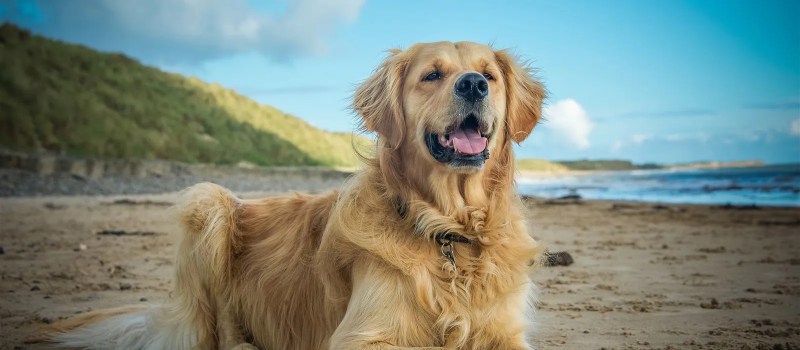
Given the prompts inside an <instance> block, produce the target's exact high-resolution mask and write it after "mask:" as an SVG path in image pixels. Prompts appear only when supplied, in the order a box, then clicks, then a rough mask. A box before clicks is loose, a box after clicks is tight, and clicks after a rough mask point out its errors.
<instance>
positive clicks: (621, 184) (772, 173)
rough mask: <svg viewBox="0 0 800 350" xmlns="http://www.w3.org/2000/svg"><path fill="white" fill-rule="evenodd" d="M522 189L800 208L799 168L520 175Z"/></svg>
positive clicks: (544, 193)
mask: <svg viewBox="0 0 800 350" xmlns="http://www.w3.org/2000/svg"><path fill="white" fill-rule="evenodd" d="M517 186H518V189H519V191H520V193H521V194H524V195H533V196H539V197H546V198H557V197H561V196H565V195H569V194H578V195H580V196H581V197H583V198H585V199H609V200H627V201H641V202H655V203H689V204H732V205H765V206H793V207H800V164H788V165H768V166H762V167H747V168H717V169H668V170H664V169H662V170H633V171H621V172H604V173H590V174H568V175H546V176H537V177H522V176H520V177H518V178H517Z"/></svg>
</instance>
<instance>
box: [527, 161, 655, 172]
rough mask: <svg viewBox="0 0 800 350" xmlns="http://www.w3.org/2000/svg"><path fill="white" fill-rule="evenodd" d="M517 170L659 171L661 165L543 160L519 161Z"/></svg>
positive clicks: (628, 162)
mask: <svg viewBox="0 0 800 350" xmlns="http://www.w3.org/2000/svg"><path fill="white" fill-rule="evenodd" d="M517 168H518V169H519V170H528V171H544V172H553V173H558V172H565V171H619V170H636V169H660V168H662V166H661V165H658V164H653V163H646V164H633V163H631V162H630V161H627V160H587V159H583V160H573V161H548V160H544V159H519V160H517Z"/></svg>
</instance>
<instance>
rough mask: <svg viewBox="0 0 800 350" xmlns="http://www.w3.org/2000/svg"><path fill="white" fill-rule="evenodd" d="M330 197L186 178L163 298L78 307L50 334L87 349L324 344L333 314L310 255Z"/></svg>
mask: <svg viewBox="0 0 800 350" xmlns="http://www.w3.org/2000/svg"><path fill="white" fill-rule="evenodd" d="M336 198H337V193H336V192H331V193H328V194H324V195H300V194H295V195H290V196H281V197H271V198H266V199H261V200H240V199H238V198H236V197H235V196H233V195H232V194H231V193H230V192H229V191H227V190H226V189H224V188H222V187H220V186H217V185H213V184H208V183H206V184H199V185H195V186H193V187H191V188H189V189H188V190H187V191H185V192H184V194H183V196H182V201H181V202H180V203H179V204H178V207H179V209H180V218H181V223H182V226H183V228H184V231H185V232H184V236H183V239H182V241H181V244H180V248H179V250H178V257H177V263H176V280H175V291H174V292H173V293H172V297H171V298H170V300H168V301H167V302H166V303H165V304H163V305H155V306H151V307H126V308H119V309H110V310H99V311H95V312H91V313H87V314H83V315H79V316H77V317H75V318H72V319H68V320H65V321H62V322H59V323H56V324H54V325H53V326H52V327H51V331H52V333H53V334H54V335H55V336H54V337H53V340H54V341H55V342H57V343H59V344H61V345H63V346H68V347H82V348H89V349H198V348H199V349H216V348H231V347H234V346H235V345H237V344H238V343H242V342H244V341H248V340H249V341H253V342H255V343H256V344H259V345H262V346H267V347H268V348H279V349H293V348H294V349H311V348H319V347H321V346H322V344H323V343H324V342H325V341H326V339H327V337H329V336H330V333H331V332H333V329H334V328H335V323H336V320H334V319H331V318H329V317H328V316H329V315H331V310H329V309H328V308H329V307H328V306H327V301H326V300H325V298H324V297H322V296H324V295H325V291H323V287H322V284H321V283H320V281H319V276H318V275H317V274H316V273H315V269H314V263H315V261H314V256H315V254H316V252H317V250H318V248H319V244H320V240H321V237H322V233H323V231H324V229H325V226H326V224H327V221H328V217H329V215H330V211H331V208H332V207H333V205H334V204H335V201H336ZM278 301H280V302H278ZM252 330H256V331H255V332H253V331H252ZM265 332H267V333H265ZM301 335H302V336H301Z"/></svg>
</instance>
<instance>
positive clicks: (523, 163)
mask: <svg viewBox="0 0 800 350" xmlns="http://www.w3.org/2000/svg"><path fill="white" fill-rule="evenodd" d="M517 170H522V171H542V172H548V173H563V172H566V171H569V168H567V167H566V166H564V165H563V164H559V163H555V162H551V161H549V160H544V159H517Z"/></svg>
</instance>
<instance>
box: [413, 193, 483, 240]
mask: <svg viewBox="0 0 800 350" xmlns="http://www.w3.org/2000/svg"><path fill="white" fill-rule="evenodd" d="M486 211H487V209H486V208H475V207H470V206H466V207H463V208H458V209H456V211H455V212H454V213H453V215H452V216H447V215H444V214H442V212H440V211H439V209H437V208H436V207H433V206H431V205H430V204H428V203H427V202H425V201H422V200H412V201H409V203H408V212H409V213H410V214H411V215H412V216H411V217H413V218H414V224H415V228H416V230H417V231H418V233H420V234H423V235H427V236H429V237H433V235H436V234H439V233H444V232H452V233H457V234H460V235H466V236H473V237H474V236H478V235H480V233H481V231H482V230H483V228H484V226H485V220H486V215H487V213H486Z"/></svg>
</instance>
